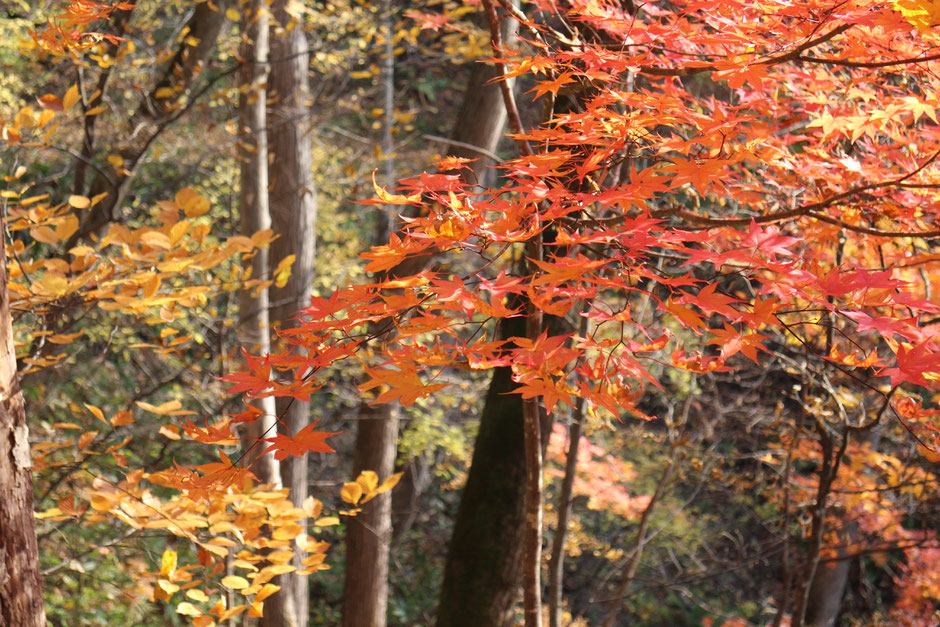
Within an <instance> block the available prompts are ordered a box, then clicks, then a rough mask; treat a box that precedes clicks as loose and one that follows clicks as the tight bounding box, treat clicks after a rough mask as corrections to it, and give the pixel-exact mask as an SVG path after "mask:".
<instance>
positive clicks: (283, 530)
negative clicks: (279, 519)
mask: <svg viewBox="0 0 940 627" xmlns="http://www.w3.org/2000/svg"><path fill="white" fill-rule="evenodd" d="M303 530H304V528H303V527H301V526H300V525H298V524H297V523H289V524H287V525H284V526H283V527H278V528H277V529H275V530H274V533H272V534H271V537H272V538H274V539H275V540H293V539H294V538H296V537H297V536H299V535H300V534H301V533H303Z"/></svg>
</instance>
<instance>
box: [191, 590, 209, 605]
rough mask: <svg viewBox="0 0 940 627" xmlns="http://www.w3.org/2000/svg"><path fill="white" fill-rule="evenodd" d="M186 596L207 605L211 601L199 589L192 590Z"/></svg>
mask: <svg viewBox="0 0 940 627" xmlns="http://www.w3.org/2000/svg"><path fill="white" fill-rule="evenodd" d="M186 596H188V597H189V598H190V599H192V600H193V601H199V602H201V603H205V602H207V601H208V600H209V595H207V594H206V593H205V592H203V591H202V590H200V589H198V588H193V589H192V590H187V591H186Z"/></svg>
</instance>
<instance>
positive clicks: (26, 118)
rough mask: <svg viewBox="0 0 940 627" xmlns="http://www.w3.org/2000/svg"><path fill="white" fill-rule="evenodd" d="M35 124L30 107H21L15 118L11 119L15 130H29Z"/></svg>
mask: <svg viewBox="0 0 940 627" xmlns="http://www.w3.org/2000/svg"><path fill="white" fill-rule="evenodd" d="M35 124H36V120H35V119H33V108H32V107H23V108H22V109H20V111H19V113H17V114H16V117H15V118H14V119H13V125H14V126H15V127H16V128H22V127H24V126H25V127H26V128H29V127H31V126H34V125H35Z"/></svg>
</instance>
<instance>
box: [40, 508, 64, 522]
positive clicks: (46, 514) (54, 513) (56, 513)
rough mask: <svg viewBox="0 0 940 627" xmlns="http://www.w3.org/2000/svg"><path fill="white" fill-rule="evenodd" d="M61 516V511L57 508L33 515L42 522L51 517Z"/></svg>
mask: <svg viewBox="0 0 940 627" xmlns="http://www.w3.org/2000/svg"><path fill="white" fill-rule="evenodd" d="M61 515H62V510H61V509H59V508H58V507H53V508H52V509H50V510H46V511H45V512H42V513H40V512H36V514H35V516H36V518H38V519H39V520H43V519H44V518H50V517H52V516H61Z"/></svg>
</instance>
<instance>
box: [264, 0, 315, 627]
mask: <svg viewBox="0 0 940 627" xmlns="http://www.w3.org/2000/svg"><path fill="white" fill-rule="evenodd" d="M288 4H289V3H288V1H287V0H275V2H274V3H273V5H272V7H271V9H272V12H273V15H272V17H273V22H272V24H271V74H270V77H269V79H268V90H269V92H268V95H269V98H268V122H269V131H268V158H269V163H270V164H271V166H272V170H271V181H270V188H269V194H268V197H269V200H270V206H271V223H272V226H273V228H274V232H275V233H277V235H278V238H277V239H276V240H275V241H274V243H273V245H272V248H271V261H272V265H273V267H276V266H277V264H278V263H280V261H281V260H282V259H284V258H285V257H287V256H289V255H294V257H295V259H294V262H293V265H292V266H291V274H290V277H289V278H288V280H287V283H286V285H284V287H283V288H276V287H275V288H273V289H272V292H271V301H272V303H271V320H272V321H273V322H274V323H275V325H276V326H278V327H279V328H281V329H285V328H288V327H290V326H292V325H293V322H292V318H293V316H294V315H295V314H296V313H297V311H299V310H300V309H303V308H304V307H307V306H309V305H310V296H311V294H312V292H313V277H314V262H315V259H316V220H317V201H316V189H315V187H314V182H313V172H312V168H313V154H312V150H311V143H310V140H311V138H310V132H311V127H310V115H309V111H310V104H311V103H310V102H309V101H310V86H309V80H308V76H307V74H308V71H309V47H308V44H307V37H306V34H305V33H304V31H303V28H302V27H301V25H300V24H299V23H296V20H294V18H293V17H291V16H290V15H289V14H288V13H287V6H288ZM277 405H278V407H277V408H278V417H279V418H280V420H281V421H282V425H281V427H282V428H283V429H286V430H287V431H288V432H289V433H291V434H295V433H297V432H298V431H300V430H301V429H303V428H304V427H306V426H307V425H308V424H309V422H310V403H308V402H303V401H299V400H297V399H279V400H278V403H277ZM281 472H282V475H283V478H284V485H285V486H287V487H288V488H290V496H291V500H292V501H293V503H294V505H296V506H298V507H300V506H301V505H302V504H303V502H304V500H305V499H306V498H307V484H308V472H307V456H306V455H304V456H303V457H291V458H289V459H287V460H284V463H282V465H281ZM294 550H295V554H294V561H293V564H294V566H296V567H297V568H298V570H299V569H300V568H301V561H302V560H303V557H304V556H303V554H302V552H301V551H300V550H299V549H298V548H297V547H295V549H294ZM279 583H280V584H281V585H283V586H285V588H286V589H288V590H290V594H291V595H292V596H293V598H294V601H293V602H294V607H295V609H296V617H295V621H296V625H297V627H303V626H304V625H306V624H307V615H308V613H309V610H308V606H309V598H308V597H309V588H308V579H307V577H306V576H300V575H296V574H293V573H288V574H287V575H283V576H281V577H280V578H279Z"/></svg>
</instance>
